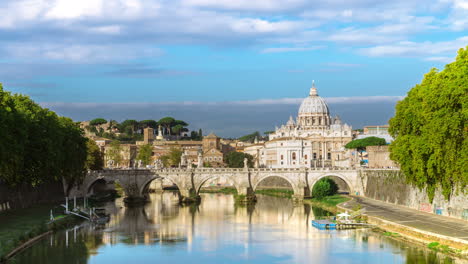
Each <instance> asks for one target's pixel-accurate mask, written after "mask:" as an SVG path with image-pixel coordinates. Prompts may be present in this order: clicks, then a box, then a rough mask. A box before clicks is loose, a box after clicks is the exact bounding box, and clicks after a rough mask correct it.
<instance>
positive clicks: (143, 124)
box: [139, 119, 158, 129]
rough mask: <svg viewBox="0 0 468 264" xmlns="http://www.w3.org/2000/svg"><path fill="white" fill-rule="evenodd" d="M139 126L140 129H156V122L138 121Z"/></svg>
mask: <svg viewBox="0 0 468 264" xmlns="http://www.w3.org/2000/svg"><path fill="white" fill-rule="evenodd" d="M139 125H140V127H141V128H147V127H151V128H153V129H156V128H158V122H157V121H155V120H150V119H148V120H142V121H140V122H139Z"/></svg>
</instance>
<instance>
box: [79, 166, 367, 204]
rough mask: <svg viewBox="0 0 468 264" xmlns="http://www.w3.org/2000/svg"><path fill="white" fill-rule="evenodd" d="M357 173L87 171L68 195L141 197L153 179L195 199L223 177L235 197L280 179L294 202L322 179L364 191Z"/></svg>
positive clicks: (293, 170) (347, 170)
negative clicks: (102, 191)
mask: <svg viewBox="0 0 468 264" xmlns="http://www.w3.org/2000/svg"><path fill="white" fill-rule="evenodd" d="M361 171H362V170H360V169H351V168H336V169H333V168H326V169H323V168H320V169H319V168H317V169H313V168H312V169H311V168H278V169H264V168H262V169H247V168H243V169H218V168H202V169H160V170H149V169H148V170H147V169H144V170H143V169H130V170H102V171H90V172H89V173H88V174H87V176H86V178H85V180H84V181H83V183H82V185H81V186H79V187H77V188H75V189H74V190H72V193H71V194H70V195H77V196H85V195H87V194H88V193H89V191H90V190H91V188H92V187H93V185H94V184H95V183H96V182H99V181H100V182H106V183H112V182H118V183H119V184H120V185H121V186H122V187H123V189H124V190H125V193H126V195H127V196H131V197H143V196H145V194H146V193H147V192H148V187H149V185H150V183H151V182H152V181H154V180H156V179H163V178H164V179H168V180H170V181H172V182H173V183H174V184H175V185H177V187H178V188H179V190H180V195H181V197H185V198H188V197H196V196H198V193H199V191H200V188H201V187H202V186H203V185H204V184H205V183H206V182H208V181H211V180H214V179H216V178H220V177H224V178H225V179H227V180H228V181H230V182H231V183H232V185H233V186H234V187H235V188H236V189H237V192H238V194H241V195H246V196H252V195H254V192H255V190H256V189H257V186H258V185H259V183H260V182H261V181H263V180H264V179H267V178H269V177H280V178H282V179H284V180H286V181H288V182H289V183H290V184H291V187H292V189H293V190H294V197H295V198H296V199H303V198H304V197H307V196H310V191H311V190H312V187H313V186H314V184H315V183H316V182H317V181H318V180H319V179H321V178H323V177H333V178H339V179H341V180H342V181H344V182H345V183H346V185H347V187H348V189H349V191H350V192H352V193H354V192H360V193H363V191H364V183H363V180H362V179H363V178H362V177H361Z"/></svg>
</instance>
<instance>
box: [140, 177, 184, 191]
mask: <svg viewBox="0 0 468 264" xmlns="http://www.w3.org/2000/svg"><path fill="white" fill-rule="evenodd" d="M158 179H161V180H164V179H168V180H170V181H171V182H172V183H173V184H175V185H176V186H177V188H180V185H179V184H178V183H177V182H175V181H174V180H173V179H171V178H170V177H162V176H159V175H155V176H153V177H151V178H149V179H148V180H146V181H144V182H143V183H142V184H141V186H140V195H142V196H144V195H145V194H147V192H148V189H149V186H150V185H151V183H152V182H153V181H154V180H158Z"/></svg>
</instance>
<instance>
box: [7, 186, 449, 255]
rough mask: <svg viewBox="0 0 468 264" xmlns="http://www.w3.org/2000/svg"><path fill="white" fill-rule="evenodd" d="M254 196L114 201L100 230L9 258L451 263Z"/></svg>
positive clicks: (78, 232) (67, 235) (58, 237)
mask: <svg viewBox="0 0 468 264" xmlns="http://www.w3.org/2000/svg"><path fill="white" fill-rule="evenodd" d="M258 198H259V199H258V202H257V204H256V205H255V206H251V207H236V206H235V205H234V199H233V196H232V195H225V194H202V202H201V204H200V205H199V206H179V205H178V203H177V201H178V200H177V196H176V194H175V193H172V192H164V193H163V194H152V195H151V203H149V204H147V205H146V206H145V207H139V208H125V207H124V206H123V204H122V202H121V201H120V200H117V201H116V202H115V203H109V204H108V205H107V206H106V208H107V209H108V212H111V214H112V217H111V221H110V222H109V223H108V224H107V225H106V226H105V227H102V228H96V227H93V226H90V225H87V226H82V227H80V228H79V229H71V230H68V231H67V232H65V231H64V232H60V233H57V234H54V235H52V236H50V237H48V238H47V239H44V240H42V241H41V242H39V243H37V244H35V245H34V246H33V247H31V248H29V249H27V250H26V251H24V252H22V253H21V254H19V255H17V256H16V257H15V258H14V259H13V260H12V261H11V263H37V264H45V263H48V264H54V263H99V264H101V263H112V264H118V263H204V264H208V263H455V262H453V261H452V260H451V259H449V258H446V257H443V256H442V257H441V256H437V255H436V254H435V253H433V252H431V251H429V250H426V249H423V248H417V247H415V246H412V245H409V244H404V243H401V242H396V241H393V240H391V239H389V238H387V237H385V236H382V235H380V234H376V233H373V232H371V231H370V230H366V229H361V230H344V231H326V230H317V229H315V228H314V227H312V226H311V224H310V221H311V220H313V219H314V218H315V217H318V216H321V215H324V214H326V212H325V211H323V210H320V209H318V208H314V207H310V206H309V205H302V204H300V205H294V204H293V203H292V201H291V200H288V199H284V198H276V197H269V196H260V195H259V196H258Z"/></svg>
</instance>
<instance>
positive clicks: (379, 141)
mask: <svg viewBox="0 0 468 264" xmlns="http://www.w3.org/2000/svg"><path fill="white" fill-rule="evenodd" d="M386 144H387V142H386V141H385V139H383V138H379V137H366V138H361V139H355V140H353V141H351V142H349V143H348V144H346V145H345V148H347V149H356V150H357V151H358V152H359V153H362V152H364V151H365V150H366V147H368V146H383V145H386ZM360 156H361V157H362V155H360Z"/></svg>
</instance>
